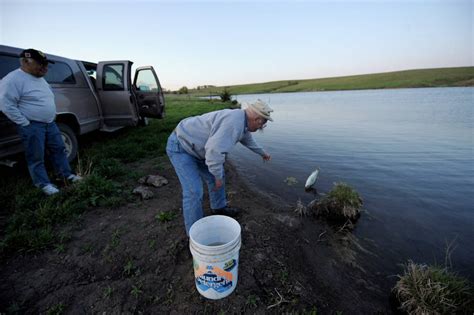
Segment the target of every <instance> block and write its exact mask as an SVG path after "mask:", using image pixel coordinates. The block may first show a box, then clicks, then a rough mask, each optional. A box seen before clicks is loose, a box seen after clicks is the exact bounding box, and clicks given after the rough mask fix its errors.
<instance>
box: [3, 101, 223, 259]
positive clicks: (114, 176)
mask: <svg viewBox="0 0 474 315" xmlns="http://www.w3.org/2000/svg"><path fill="white" fill-rule="evenodd" d="M226 107H228V104H224V103H222V102H219V101H212V102H211V101H208V100H200V99H196V98H189V97H174V96H167V97H166V114H167V116H166V118H165V119H162V120H152V121H151V123H150V125H149V126H146V127H141V128H126V129H124V130H121V131H119V132H118V133H115V134H113V135H110V134H105V135H104V134H97V135H94V136H93V138H94V140H92V144H86V148H84V149H83V150H81V151H80V161H81V167H80V168H81V169H82V170H83V171H84V172H86V173H87V174H88V175H87V176H86V178H85V180H84V181H82V182H80V183H78V184H76V185H71V186H69V187H62V188H61V190H62V192H61V193H60V194H57V195H54V196H51V197H46V196H44V195H43V194H42V192H41V191H40V190H39V189H36V188H34V187H33V185H32V183H31V180H30V178H29V177H28V175H26V172H23V175H16V176H13V175H12V176H8V177H5V176H2V177H1V178H0V199H1V200H2V208H3V213H5V214H6V215H7V222H6V224H5V229H4V231H2V234H1V235H0V256H1V257H3V258H4V257H7V256H8V255H10V254H13V253H16V252H21V251H30V250H40V249H43V248H46V247H53V246H54V245H55V244H56V248H59V250H61V249H62V248H61V247H58V244H62V239H61V236H60V233H59V232H58V226H61V224H64V223H65V222H68V221H71V220H72V219H74V218H78V217H80V215H81V214H82V213H83V212H84V211H86V210H87V209H91V208H94V207H106V208H111V207H117V206H120V205H121V204H124V203H127V202H130V201H133V200H135V199H134V198H136V197H134V196H132V195H131V190H132V185H133V184H135V182H136V180H137V179H138V178H139V177H140V176H141V175H143V174H139V173H137V172H130V171H129V169H128V168H127V165H126V164H127V163H131V162H136V161H139V160H141V159H146V158H150V157H156V156H160V155H165V154H166V153H165V147H166V141H167V138H168V136H169V134H170V133H171V131H172V130H173V129H174V128H175V126H176V125H177V124H178V122H179V121H180V120H181V119H183V118H185V117H188V116H193V115H200V114H203V113H206V112H209V111H213V110H218V109H222V108H226ZM78 167H79V165H76V167H75V168H76V169H78Z"/></svg>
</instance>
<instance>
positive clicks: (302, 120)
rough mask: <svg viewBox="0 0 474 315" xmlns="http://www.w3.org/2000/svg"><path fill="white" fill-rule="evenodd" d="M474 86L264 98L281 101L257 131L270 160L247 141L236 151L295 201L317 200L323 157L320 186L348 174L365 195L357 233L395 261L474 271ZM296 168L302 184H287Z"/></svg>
mask: <svg viewBox="0 0 474 315" xmlns="http://www.w3.org/2000/svg"><path fill="white" fill-rule="evenodd" d="M473 95H474V88H429V89H397V90H364V91H338V92H307V93H285V94H259V95H242V96H237V97H236V98H237V100H238V101H239V102H241V103H245V102H247V101H254V100H256V99H257V98H261V99H262V100H264V101H267V102H269V103H270V105H271V107H272V108H273V109H274V110H275V112H274V114H273V117H274V120H275V121H274V122H273V123H272V122H269V123H268V127H267V128H266V129H265V130H264V132H263V133H260V132H258V133H256V134H255V138H256V140H257V141H258V142H259V143H260V144H262V145H263V146H264V147H265V148H266V150H267V151H268V152H269V153H270V154H272V158H273V159H272V161H271V162H270V163H263V162H262V161H261V158H260V157H259V156H257V155H255V154H253V153H252V152H251V151H249V150H247V149H246V148H244V147H242V146H237V147H236V149H234V151H232V153H231V155H230V158H231V160H232V161H233V162H234V164H236V165H237V168H238V169H239V170H240V171H241V173H242V174H244V177H248V178H249V181H250V183H251V184H252V185H254V186H255V187H256V188H258V189H260V190H262V191H263V192H266V193H269V194H273V195H274V196H275V198H281V199H282V201H283V202H286V203H288V204H290V205H295V204H296V201H297V200H298V199H301V200H302V201H305V202H309V201H310V200H311V199H312V196H311V195H310V194H307V193H305V192H304V189H303V187H304V183H305V181H306V178H307V176H308V175H309V174H310V173H311V172H312V171H313V170H314V169H315V168H316V167H320V169H321V171H320V176H319V179H318V182H317V188H318V190H319V191H322V192H328V191H329V190H330V189H331V187H332V186H333V183H335V182H346V183H348V184H349V185H351V186H352V187H354V188H355V189H356V190H357V191H358V192H359V193H360V194H361V196H362V197H363V199H364V208H365V210H366V212H364V214H363V215H362V218H361V219H360V220H359V222H358V224H357V227H356V230H355V234H356V235H357V236H358V237H359V238H360V239H361V240H362V241H363V242H364V246H366V247H368V248H370V250H372V251H373V252H376V253H378V254H379V255H380V256H383V257H384V259H385V260H386V261H387V263H388V264H391V265H393V266H394V268H398V267H397V264H398V263H401V262H405V261H406V260H407V259H409V258H410V259H414V260H415V261H417V262H426V263H434V262H437V263H444V253H445V247H446V242H451V241H453V240H454V241H455V244H456V246H457V248H456V249H455V250H454V252H453V254H452V262H453V264H454V268H455V269H456V270H457V271H459V272H460V273H461V274H463V275H466V276H468V277H470V278H471V279H472V278H474V270H473V267H472V266H473V265H474V246H472V243H473V242H474V158H473V129H474V128H473V125H474V118H473V106H474V97H473ZM287 177H295V178H296V179H297V181H298V183H297V184H296V185H293V186H288V185H287V184H286V183H285V179H286V178H287Z"/></svg>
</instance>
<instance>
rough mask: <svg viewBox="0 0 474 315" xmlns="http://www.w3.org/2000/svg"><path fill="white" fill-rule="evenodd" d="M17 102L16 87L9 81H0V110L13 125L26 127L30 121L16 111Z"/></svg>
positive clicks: (18, 96) (18, 98) (18, 97)
mask: <svg viewBox="0 0 474 315" xmlns="http://www.w3.org/2000/svg"><path fill="white" fill-rule="evenodd" d="M19 101H20V93H19V91H18V87H16V86H15V84H13V83H12V82H10V81H9V80H5V79H3V80H2V81H0V110H1V111H2V112H3V113H4V114H5V116H7V117H8V118H9V119H10V120H11V121H13V122H14V123H15V124H17V125H20V126H28V125H29V124H30V121H29V120H28V119H27V118H26V117H25V116H24V115H23V114H22V113H21V112H20V110H19V109H18V102H19Z"/></svg>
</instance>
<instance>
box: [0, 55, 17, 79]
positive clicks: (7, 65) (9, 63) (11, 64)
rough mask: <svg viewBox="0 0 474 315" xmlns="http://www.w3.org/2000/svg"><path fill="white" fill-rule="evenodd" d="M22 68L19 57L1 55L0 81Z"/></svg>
mask: <svg viewBox="0 0 474 315" xmlns="http://www.w3.org/2000/svg"><path fill="white" fill-rule="evenodd" d="M18 68H20V59H19V58H18V57H17V56H9V55H0V79H2V78H3V77H4V76H6V75H7V74H9V73H10V72H12V71H13V70H16V69H18Z"/></svg>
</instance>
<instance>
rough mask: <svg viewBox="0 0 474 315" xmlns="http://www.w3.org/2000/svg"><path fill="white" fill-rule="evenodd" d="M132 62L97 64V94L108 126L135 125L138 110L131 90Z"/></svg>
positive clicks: (102, 62) (103, 62)
mask: <svg viewBox="0 0 474 315" xmlns="http://www.w3.org/2000/svg"><path fill="white" fill-rule="evenodd" d="M131 69H132V62H131V61H128V60H121V61H101V62H99V63H98V64H97V81H96V84H97V94H98V95H99V99H100V102H101V107H102V113H103V116H104V123H105V124H106V125H108V126H135V125H136V124H137V122H138V118H139V115H138V112H137V107H136V104H135V101H134V96H133V94H132V90H131V82H130V77H131Z"/></svg>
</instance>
